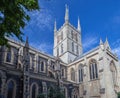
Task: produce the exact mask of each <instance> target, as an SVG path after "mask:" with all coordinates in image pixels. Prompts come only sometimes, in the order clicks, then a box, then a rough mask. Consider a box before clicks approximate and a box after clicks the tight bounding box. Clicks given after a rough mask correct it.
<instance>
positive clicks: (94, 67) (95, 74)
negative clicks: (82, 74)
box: [89, 59, 98, 80]
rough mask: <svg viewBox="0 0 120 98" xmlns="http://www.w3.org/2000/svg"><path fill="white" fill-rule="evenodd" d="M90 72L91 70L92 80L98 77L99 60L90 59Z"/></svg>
mask: <svg viewBox="0 0 120 98" xmlns="http://www.w3.org/2000/svg"><path fill="white" fill-rule="evenodd" d="M89 72H90V79H91V80H93V79H97V78H98V69H97V62H96V60H94V59H92V60H91V61H90V65H89Z"/></svg>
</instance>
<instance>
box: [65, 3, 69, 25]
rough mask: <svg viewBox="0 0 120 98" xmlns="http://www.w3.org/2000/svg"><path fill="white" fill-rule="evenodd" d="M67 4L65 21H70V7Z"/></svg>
mask: <svg viewBox="0 0 120 98" xmlns="http://www.w3.org/2000/svg"><path fill="white" fill-rule="evenodd" d="M65 6H66V11H65V23H68V21H69V9H68V6H67V4H66V5H65Z"/></svg>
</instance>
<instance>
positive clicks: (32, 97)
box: [30, 83, 38, 98]
mask: <svg viewBox="0 0 120 98" xmlns="http://www.w3.org/2000/svg"><path fill="white" fill-rule="evenodd" d="M30 91H31V92H30V98H37V96H38V85H37V84H36V83H32V85H31V89H30Z"/></svg>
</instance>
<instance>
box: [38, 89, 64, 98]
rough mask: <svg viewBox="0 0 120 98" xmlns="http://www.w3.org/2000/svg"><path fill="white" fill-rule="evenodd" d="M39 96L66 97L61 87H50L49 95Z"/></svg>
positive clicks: (42, 97)
mask: <svg viewBox="0 0 120 98" xmlns="http://www.w3.org/2000/svg"><path fill="white" fill-rule="evenodd" d="M37 98H65V96H64V94H63V92H61V91H60V88H59V87H54V88H53V87H50V89H49V91H48V94H47V97H45V95H44V94H39V95H38V97H37Z"/></svg>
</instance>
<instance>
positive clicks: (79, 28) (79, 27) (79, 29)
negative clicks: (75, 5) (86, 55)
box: [77, 17, 81, 32]
mask: <svg viewBox="0 0 120 98" xmlns="http://www.w3.org/2000/svg"><path fill="white" fill-rule="evenodd" d="M77 29H78V31H79V32H81V26H80V19H79V17H78V27H77Z"/></svg>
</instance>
